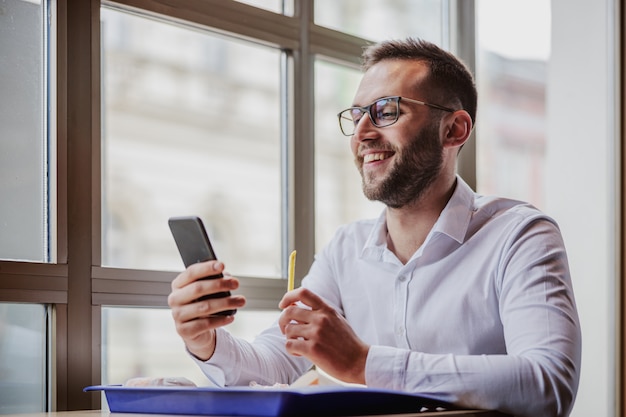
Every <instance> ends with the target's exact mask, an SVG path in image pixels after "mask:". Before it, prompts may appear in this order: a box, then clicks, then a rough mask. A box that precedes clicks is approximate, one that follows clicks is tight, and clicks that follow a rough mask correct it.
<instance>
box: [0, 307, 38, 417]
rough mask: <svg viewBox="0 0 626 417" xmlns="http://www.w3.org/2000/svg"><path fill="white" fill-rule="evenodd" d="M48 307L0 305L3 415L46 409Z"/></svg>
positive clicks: (0, 391) (0, 375)
mask: <svg viewBox="0 0 626 417" xmlns="http://www.w3.org/2000/svg"><path fill="white" fill-rule="evenodd" d="M45 387H46V307H45V306H43V305H36V304H8V303H0V414H13V413H34V412H42V411H47V410H46V409H45V407H46V395H45V392H46V391H45Z"/></svg>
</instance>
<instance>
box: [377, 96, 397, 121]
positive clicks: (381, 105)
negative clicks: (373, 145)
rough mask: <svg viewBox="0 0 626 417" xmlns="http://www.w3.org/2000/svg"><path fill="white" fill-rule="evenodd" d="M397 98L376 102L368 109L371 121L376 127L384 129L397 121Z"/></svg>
mask: <svg viewBox="0 0 626 417" xmlns="http://www.w3.org/2000/svg"><path fill="white" fill-rule="evenodd" d="M398 101H399V98H398V97H391V98H385V99H382V100H378V101H377V102H375V103H374V104H372V107H371V109H370V114H371V115H372V121H373V122H374V124H375V125H376V126H378V127H385V126H389V125H392V124H394V123H395V122H396V121H397V120H398V113H399V109H398Z"/></svg>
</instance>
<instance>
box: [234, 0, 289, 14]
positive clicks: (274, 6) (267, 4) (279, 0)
mask: <svg viewBox="0 0 626 417" xmlns="http://www.w3.org/2000/svg"><path fill="white" fill-rule="evenodd" d="M236 1H238V2H240V3H246V4H249V5H251V6H255V7H258V8H261V9H265V10H269V11H270V12H274V13H282V12H283V0H236Z"/></svg>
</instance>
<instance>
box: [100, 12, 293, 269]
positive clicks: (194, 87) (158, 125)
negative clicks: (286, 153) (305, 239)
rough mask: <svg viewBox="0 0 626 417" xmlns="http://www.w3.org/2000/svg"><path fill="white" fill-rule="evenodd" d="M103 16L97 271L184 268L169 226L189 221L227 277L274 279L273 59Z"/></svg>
mask: <svg viewBox="0 0 626 417" xmlns="http://www.w3.org/2000/svg"><path fill="white" fill-rule="evenodd" d="M102 20H103V36H102V40H103V44H104V56H103V66H104V70H103V77H104V78H103V79H104V92H103V100H104V105H103V113H104V116H103V117H104V119H103V126H104V141H103V156H102V158H103V174H102V179H103V185H102V189H103V206H102V214H103V215H102V222H103V225H102V227H103V237H102V239H103V244H102V258H103V264H104V265H108V266H115V267H127V268H143V269H173V270H180V269H181V268H182V262H181V260H180V257H179V255H178V252H177V250H176V246H175V244H174V241H173V239H172V237H171V235H170V232H169V229H168V226H167V219H168V218H169V217H171V216H181V215H190V214H195V215H199V216H200V217H201V218H203V220H204V223H205V225H206V227H207V229H208V232H209V235H210V237H211V240H212V242H213V246H214V248H215V251H216V252H217V255H218V257H219V258H220V259H221V260H223V261H224V262H225V263H226V265H227V269H228V270H229V271H230V272H232V273H235V274H238V275H262V276H275V277H278V276H280V272H281V263H280V261H281V258H280V255H281V241H280V236H281V221H280V215H281V206H280V204H281V191H280V184H281V181H280V175H281V163H280V101H279V97H280V95H279V90H280V78H279V77H280V52H279V51H278V50H275V49H270V48H267V47H263V46H260V45H257V44H251V43H243V42H240V41H235V40H232V39H227V38H224V37H220V36H217V35H214V34H211V33H208V32H200V31H196V30H190V29H186V28H183V27H180V26H175V25H173V24H168V23H164V22H161V21H154V20H149V19H145V18H141V17H138V16H134V15H128V14H124V13H121V12H117V11H112V10H108V9H103V10H102ZM251 63H254V64H253V65H251Z"/></svg>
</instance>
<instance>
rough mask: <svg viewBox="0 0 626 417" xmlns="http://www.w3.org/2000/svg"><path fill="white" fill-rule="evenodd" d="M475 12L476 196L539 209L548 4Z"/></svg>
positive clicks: (490, 6) (516, 0)
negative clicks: (501, 198) (497, 197)
mask: <svg viewBox="0 0 626 417" xmlns="http://www.w3.org/2000/svg"><path fill="white" fill-rule="evenodd" d="M476 13H477V14H476V16H477V17H476V18H477V24H476V27H477V43H478V48H477V59H476V61H477V64H476V66H477V76H476V82H477V87H478V90H479V91H478V96H479V101H478V104H479V107H478V116H477V125H476V160H477V163H476V167H477V168H476V171H477V172H476V173H477V188H478V191H479V192H480V193H484V194H498V195H502V196H507V197H511V198H515V199H519V200H524V201H528V202H531V203H533V204H534V205H536V206H537V207H539V208H543V207H544V203H545V201H544V198H545V191H544V186H545V177H544V167H545V163H546V161H545V158H546V129H547V123H546V81H547V60H548V58H549V55H550V2H546V1H541V0H539V1H527V0H506V1H502V0H480V1H478V2H477V7H476ZM529 22H532V26H533V30H531V31H529V30H528V24H529Z"/></svg>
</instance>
